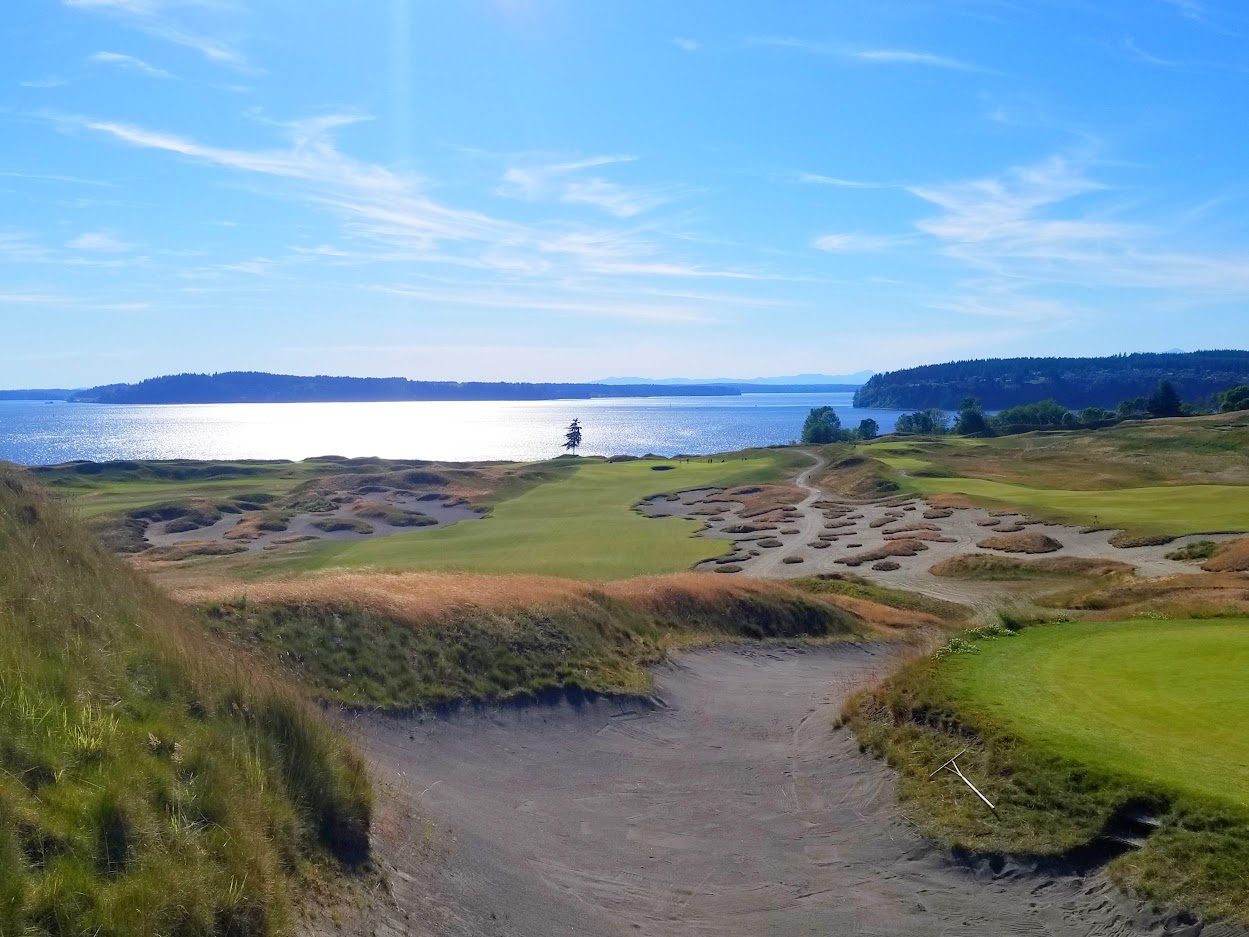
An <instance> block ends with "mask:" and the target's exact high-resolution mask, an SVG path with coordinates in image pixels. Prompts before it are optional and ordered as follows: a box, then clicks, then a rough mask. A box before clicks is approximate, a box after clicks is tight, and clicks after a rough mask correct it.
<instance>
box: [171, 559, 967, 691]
mask: <svg viewBox="0 0 1249 937" xmlns="http://www.w3.org/2000/svg"><path fill="white" fill-rule="evenodd" d="M181 598H183V599H184V600H185V601H188V602H190V603H193V604H195V605H197V606H198V607H200V608H201V609H203V611H204V613H205V615H206V616H207V620H208V624H209V627H210V628H212V629H214V630H216V631H218V632H219V633H221V634H223V635H225V636H228V637H230V638H232V639H233V640H235V641H237V642H240V643H242V644H244V645H246V646H248V647H253V648H258V649H259V650H260V651H261V652H263V653H265V654H266V655H268V656H269V657H270V659H272V660H273V661H274V662H275V663H277V664H279V665H280V666H283V667H286V668H289V669H290V670H291V671H292V672H294V673H295V674H297V675H298V676H299V677H300V678H301V679H303V680H306V681H307V682H309V683H310V684H312V685H313V686H314V687H316V688H317V690H318V692H319V693H320V695H321V696H322V697H323V698H325V699H329V700H333V701H335V702H339V703H345V704H348V705H353V706H368V707H377V708H383V709H392V710H394V709H409V708H423V707H429V706H437V705H441V704H446V703H451V702H457V701H500V700H508V699H527V698H534V697H536V696H539V695H542V694H546V693H549V692H552V691H580V692H593V693H614V694H639V693H645V692H647V691H648V690H649V688H650V685H651V677H650V674H649V672H648V671H647V670H646V665H648V664H653V663H656V662H658V661H660V660H662V659H663V658H664V656H665V655H666V654H667V653H668V651H670V650H673V649H676V648H681V647H688V646H690V645H692V644H708V643H716V642H724V641H737V640H765V641H766V640H772V639H783V640H817V641H824V640H843V639H847V638H854V637H858V636H877V635H882V634H886V635H889V636H905V635H907V634H909V633H916V632H919V631H934V630H937V629H938V628H940V627H941V626H942V624H943V623H945V622H947V621H951V620H955V619H957V618H959V617H961V615H962V614H963V613H964V612H965V611H966V610H964V609H961V608H960V607H959V606H954V605H951V604H949V603H942V602H937V601H929V600H925V599H923V598H922V597H920V596H914V595H912V594H910V593H905V592H899V591H896V590H879V589H874V588H873V587H871V586H868V585H866V584H859V583H854V582H849V581H838V582H837V583H833V582H821V581H818V580H812V581H810V582H799V583H797V584H796V586H791V585H786V584H783V583H779V582H767V581H761V580H732V581H728V580H726V579H725V578H724V577H721V576H708V575H705V574H699V573H682V574H676V575H666V576H647V577H641V578H637V579H629V580H622V581H617V582H608V583H585V582H578V581H575V580H570V579H557V578H553V577H544V576H518V575H511V576H490V575H473V574H452V573H439V572H409V573H369V572H354V573H353V572H347V573H331V574H327V575H319V576H309V577H302V578H297V579H291V580H279V581H263V582H258V583H251V584H247V585H241V584H219V585H213V586H208V587H205V588H201V589H198V590H192V591H189V592H186V593H185V594H183V595H182V596H181Z"/></svg>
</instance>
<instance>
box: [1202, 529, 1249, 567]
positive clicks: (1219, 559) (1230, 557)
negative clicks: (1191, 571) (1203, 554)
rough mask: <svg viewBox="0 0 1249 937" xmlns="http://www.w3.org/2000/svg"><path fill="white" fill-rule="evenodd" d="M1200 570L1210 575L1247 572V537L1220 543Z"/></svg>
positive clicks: (1248, 560)
mask: <svg viewBox="0 0 1249 937" xmlns="http://www.w3.org/2000/svg"><path fill="white" fill-rule="evenodd" d="M1201 568H1202V569H1204V570H1206V571H1207V572H1211V573H1232V572H1237V573H1243V572H1249V537H1243V538H1241V539H1239V540H1227V541H1225V542H1223V543H1220V544H1219V545H1218V546H1216V547H1215V548H1214V553H1213V554H1212V555H1211V557H1210V559H1208V560H1206V562H1205V563H1203V564H1202V566H1201Z"/></svg>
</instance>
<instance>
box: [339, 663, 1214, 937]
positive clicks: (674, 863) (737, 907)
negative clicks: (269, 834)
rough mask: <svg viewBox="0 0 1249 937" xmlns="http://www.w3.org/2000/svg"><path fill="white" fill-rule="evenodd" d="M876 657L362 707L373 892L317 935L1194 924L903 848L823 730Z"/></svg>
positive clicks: (1058, 876) (891, 805)
mask: <svg viewBox="0 0 1249 937" xmlns="http://www.w3.org/2000/svg"><path fill="white" fill-rule="evenodd" d="M892 664H893V661H892V660H891V659H890V658H889V657H888V656H886V654H885V653H883V652H881V651H880V650H879V649H877V648H873V647H866V648H865V647H851V646H842V647H839V648H824V649H816V650H809V651H807V652H799V651H792V650H782V649H777V648H768V649H761V648H735V649H727V650H718V651H709V652H699V653H695V654H688V655H682V656H681V657H679V658H678V659H676V661H675V662H674V663H672V664H671V665H669V666H666V667H664V668H663V669H661V670H660V672H659V674H658V686H657V696H658V697H659V698H660V699H661V700H662V703H660V704H659V705H658V706H657V707H652V706H648V705H645V704H642V703H637V702H624V701H617V702H610V701H601V702H597V703H587V702H585V701H582V702H581V703H580V704H579V705H569V704H568V703H564V704H561V705H558V706H537V707H532V708H528V709H520V710H517V709H502V710H483V711H479V712H476V713H471V714H464V715H460V716H452V717H449V718H428V717H427V718H425V719H421V718H412V717H408V718H391V719H387V718H380V717H369V716H360V717H358V718H356V719H354V720H352V722H351V724H350V726H349V731H350V734H351V736H352V737H353V739H355V740H356V743H357V744H358V746H359V747H360V748H361V749H362V750H363V751H364V752H365V754H366V757H368V758H370V759H371V760H372V762H373V764H374V768H375V773H376V775H377V777H378V779H379V782H380V785H381V787H382V789H383V790H389V791H391V792H392V796H390V797H388V798H384V801H383V804H382V807H381V813H382V815H381V816H380V817H379V818H378V822H377V824H376V829H378V830H379V831H380V834H379V835H378V837H376V839H375V844H376V850H377V853H378V857H379V861H380V862H381V864H382V866H383V871H384V872H385V873H386V879H387V880H388V881H389V889H388V890H387V891H385V892H382V893H381V894H378V895H377V898H376V900H375V901H374V903H372V904H370V905H366V906H361V907H355V908H349V909H346V910H345V911H344V912H343V917H342V918H341V919H340V920H339V921H337V922H335V923H333V924H331V923H329V922H327V923H326V926H325V929H324V930H323V931H320V932H318V933H324V934H343V935H347V937H359V935H365V934H368V935H372V934H386V935H389V934H405V933H431V934H434V933H436V934H440V935H447V937H469V935H473V937H477V935H486V934H498V935H502V934H517V935H522V934H523V935H542V937H574V935H575V937H582V935H586V934H593V935H597V937H624V935H649V937H689V935H693V934H705V935H716V937H758V935H761V934H769V935H778V937H779V935H798V934H811V935H815V934H820V935H842V934H845V935H849V934H859V935H864V937H886V935H888V937H930V935H938V934H954V933H958V934H968V935H973V937H1002V935H1048V937H1112V935H1113V937H1136V935H1142V934H1145V933H1150V934H1162V933H1165V932H1170V933H1175V934H1180V933H1184V934H1191V933H1196V931H1193V930H1187V929H1183V928H1182V927H1181V928H1176V929H1173V930H1171V929H1167V928H1165V927H1164V926H1162V925H1160V924H1159V923H1158V920H1157V916H1155V915H1152V914H1150V913H1149V912H1148V911H1147V910H1145V909H1143V908H1141V907H1139V906H1137V905H1136V904H1135V903H1134V902H1131V901H1129V900H1127V899H1125V898H1123V897H1122V896H1121V895H1120V894H1119V893H1118V892H1117V891H1116V890H1115V889H1114V887H1113V886H1112V885H1110V884H1109V883H1108V882H1107V880H1106V879H1105V877H1104V876H1103V875H1102V874H1101V873H1100V872H1096V871H1094V872H1091V873H1088V874H1074V873H1069V874H1065V873H1053V872H1051V873H1048V874H1046V875H1043V876H1041V875H1036V874H1033V873H1032V872H1031V871H1030V870H1029V869H1027V868H1024V867H1021V866H1019V865H1018V864H1015V863H1010V862H1007V863H1002V864H995V865H993V866H992V867H990V866H989V864H987V863H985V864H976V865H974V866H970V867H969V866H962V865H956V864H954V863H953V862H952V861H951V860H950V857H949V855H948V854H947V853H946V852H945V851H943V850H941V849H939V848H937V847H934V846H933V845H932V844H930V843H927V842H925V841H924V840H923V839H922V838H920V837H919V836H918V835H917V834H916V833H915V832H914V831H913V830H912V829H911V827H910V826H909V825H908V824H907V823H906V821H905V819H904V818H903V817H902V816H901V815H900V814H899V811H898V810H897V806H896V803H895V799H894V781H893V775H892V773H891V772H890V770H889V769H888V768H887V767H886V766H885V765H884V764H883V763H882V762H880V761H877V760H874V759H872V758H870V757H868V756H865V755H863V754H860V752H859V751H858V746H857V744H856V743H855V741H854V739H853V737H852V736H851V735H850V734H849V733H848V732H847V731H844V730H843V731H835V730H834V729H833V728H832V726H833V722H834V719H835V718H836V716H837V713H838V712H839V710H840V708H841V706H842V704H843V703H844V701H845V699H846V698H847V696H848V695H849V694H850V693H851V692H853V691H854V690H856V689H857V688H859V687H861V686H862V685H863V684H864V683H865V682H866V681H868V680H871V679H873V678H874V677H876V676H878V675H879V674H881V673H883V672H885V670H886V669H887V668H888V667H890V666H892ZM968 796H969V797H970V796H971V795H970V794H968ZM426 818H428V820H427V819H426ZM1215 932H1216V929H1215V928H1208V929H1207V931H1206V933H1208V934H1211V935H1213V934H1214V933H1215ZM1219 933H1224V932H1222V931H1220V932H1219ZM1225 933H1226V934H1228V935H1230V934H1232V933H1233V932H1232V931H1230V930H1228V931H1226V932H1225Z"/></svg>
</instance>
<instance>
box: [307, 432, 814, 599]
mask: <svg viewBox="0 0 1249 937" xmlns="http://www.w3.org/2000/svg"><path fill="white" fill-rule="evenodd" d="M792 459H793V457H792V456H789V455H782V454H775V455H774V454H769V455H762V456H757V457H752V458H748V459H741V458H736V459H735V458H733V457H730V458H729V459H728V460H727V461H724V462H720V461H715V462H705V461H693V462H680V463H677V462H666V463H655V462H652V461H639V462H616V463H603V462H597V463H587V464H585V465H582V466H581V467H580V468H579V469H578V470H577V471H576V472H575V473H573V474H572V475H571V476H569V477H568V478H566V479H561V480H559V481H553V482H549V483H547V484H544V485H540V486H538V487H537V488H534V489H532V490H531V491H528V492H526V493H525V494H522V495H520V496H519V497H516V498H513V499H511V500H510V501H504V502H502V503H501V504H499V505H498V506H497V507H496V508H495V509H494V511H493V513H492V514H491V515H490V516H489V517H487V518H485V519H484V520H481V521H469V522H465V523H461V524H456V525H454V526H452V527H448V528H445V529H443V530H431V531H424V532H413V533H403V534H394V535H391V536H388V537H378V538H376V539H373V540H362V541H357V542H354V543H342V544H334V545H333V546H327V547H324V548H319V549H317V550H315V551H313V552H312V553H310V554H309V556H308V558H307V559H306V560H305V561H304V565H305V566H306V567H313V568H324V567H330V566H376V567H380V568H399V569H463V570H472V571H474V572H491V573H538V574H544V575H551V576H568V577H571V578H574V579H622V578H625V577H628V576H641V575H646V574H649V573H668V572H676V571H679V570H683V569H689V568H690V567H691V566H693V565H694V564H695V563H697V562H699V561H700V560H705V559H708V558H710V557H713V556H720V555H723V554H724V553H725V552H727V551H728V550H729V549H730V548H731V546H732V545H731V544H730V543H729V542H728V541H721V540H706V539H702V538H696V537H695V534H696V533H697V532H698V530H699V529H700V528H701V527H702V525H701V524H700V523H698V522H696V521H689V520H684V519H681V518H663V519H658V518H649V517H643V516H642V515H640V514H638V513H637V512H636V511H634V510H633V505H635V504H637V503H638V502H639V501H641V500H642V499H644V498H646V497H649V496H651V495H654V494H658V493H661V492H669V491H681V490H686V489H690V488H703V487H726V486H731V485H744V484H750V483H758V482H776V481H780V480H781V479H783V478H785V477H788V476H789V475H791V474H792V468H788V467H787V466H788V465H789V462H790V461H792ZM657 464H660V465H669V466H671V468H670V469H669V470H666V471H655V469H654V467H655V466H656V465H657Z"/></svg>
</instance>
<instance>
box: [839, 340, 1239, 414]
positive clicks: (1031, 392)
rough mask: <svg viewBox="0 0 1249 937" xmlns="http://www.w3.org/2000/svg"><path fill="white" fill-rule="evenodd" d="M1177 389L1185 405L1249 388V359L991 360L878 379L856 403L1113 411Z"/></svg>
mask: <svg viewBox="0 0 1249 937" xmlns="http://www.w3.org/2000/svg"><path fill="white" fill-rule="evenodd" d="M1164 380H1165V381H1170V382H1171V383H1172V384H1173V385H1174V386H1175V388H1176V390H1178V391H1179V393H1180V396H1181V397H1183V398H1184V399H1185V400H1189V401H1195V400H1201V399H1203V398H1208V397H1211V396H1213V395H1214V394H1217V393H1220V392H1222V391H1225V390H1227V389H1228V388H1229V387H1232V386H1234V385H1236V384H1247V383H1249V351H1239V350H1234V349H1229V350H1216V351H1192V352H1178V353H1176V352H1162V353H1152V352H1141V353H1136V354H1124V355H1113V356H1110V357H1102V358H984V359H975V360H970V361H951V362H947V363H945V364H929V365H924V366H922V367H918V368H906V369H905V370H901V371H891V372H888V373H884V374H877V375H875V376H874V377H872V378H871V379H870V380H868V382H867V383H866V384H864V385H863V386H862V387H861V388H859V390H858V391H857V392H856V393H855V395H854V405H855V406H856V407H878V408H883V409H890V410H921V409H925V408H928V407H940V408H942V409H945V410H953V409H956V408H957V407H958V405H959V403H960V401H962V400H963V399H964V398H965V397H976V398H978V399H979V400H980V403H981V404H982V405H983V406H984V407H985V408H987V409H990V410H1001V409H1005V408H1007V407H1015V406H1020V405H1022V404H1028V403H1036V402H1037V401H1040V400H1046V399H1049V398H1052V399H1054V400H1057V401H1058V402H1059V403H1060V404H1062V405H1063V406H1065V407H1069V408H1072V409H1082V408H1084V407H1107V408H1113V407H1114V406H1115V405H1116V404H1117V403H1119V401H1121V400H1127V399H1131V398H1135V397H1143V396H1148V395H1149V394H1151V393H1153V391H1154V390H1155V389H1156V388H1157V386H1158V382H1159V381H1164Z"/></svg>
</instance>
